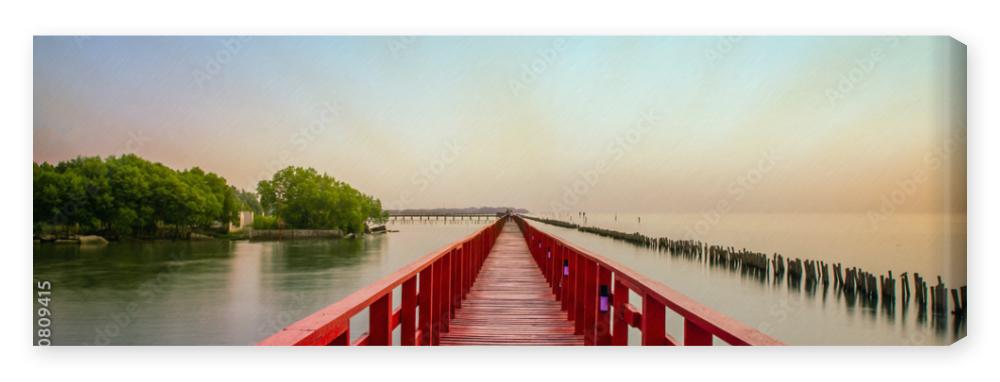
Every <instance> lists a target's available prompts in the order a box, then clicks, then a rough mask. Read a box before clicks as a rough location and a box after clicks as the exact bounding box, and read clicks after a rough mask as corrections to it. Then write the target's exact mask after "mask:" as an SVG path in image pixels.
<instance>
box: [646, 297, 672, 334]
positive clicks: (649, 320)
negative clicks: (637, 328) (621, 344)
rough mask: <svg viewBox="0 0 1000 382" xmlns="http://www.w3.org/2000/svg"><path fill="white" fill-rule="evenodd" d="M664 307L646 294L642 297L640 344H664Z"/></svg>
mask: <svg viewBox="0 0 1000 382" xmlns="http://www.w3.org/2000/svg"><path fill="white" fill-rule="evenodd" d="M666 313H667V312H666V307H665V306H664V305H663V303H661V302H659V301H657V300H656V299H655V298H653V296H650V295H648V294H646V295H643V296H642V327H641V330H642V344H643V345H646V346H651V345H664V344H666V339H667V337H666Z"/></svg>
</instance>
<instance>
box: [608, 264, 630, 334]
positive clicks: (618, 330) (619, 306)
mask: <svg viewBox="0 0 1000 382" xmlns="http://www.w3.org/2000/svg"><path fill="white" fill-rule="evenodd" d="M613 296H614V300H615V305H614V308H613V309H614V315H615V317H614V323H613V325H614V327H613V328H612V330H611V344H612V345H618V346H624V345H628V327H629V323H628V321H626V320H625V304H628V296H629V290H628V287H626V286H625V283H623V282H621V280H618V279H617V277H616V278H615V290H614V293H613Z"/></svg>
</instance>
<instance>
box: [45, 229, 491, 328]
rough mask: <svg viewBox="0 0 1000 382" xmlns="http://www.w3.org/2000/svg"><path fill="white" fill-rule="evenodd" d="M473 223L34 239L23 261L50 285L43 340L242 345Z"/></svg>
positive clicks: (443, 242)
mask: <svg viewBox="0 0 1000 382" xmlns="http://www.w3.org/2000/svg"><path fill="white" fill-rule="evenodd" d="M480 226H481V224H478V223H475V222H468V221H467V222H464V223H450V222H449V224H414V223H406V224H404V225H390V226H389V228H390V229H391V230H394V231H398V232H392V233H388V234H384V235H370V236H366V237H364V238H359V239H350V240H315V241H286V242H249V241H232V242H231V241H225V240H210V241H201V242H186V241H185V242H181V241H178V242H174V241H158V242H131V243H129V242H122V243H111V244H109V245H106V246H101V247H82V246H71V245H52V244H44V245H42V244H36V245H35V246H34V256H33V259H34V264H33V268H34V277H35V279H36V280H47V281H50V282H51V283H52V286H53V288H52V289H53V298H52V311H53V321H52V328H53V337H52V340H53V344H56V345H80V344H99V345H104V344H112V345H199V344H209V345H227V344H236V345H247V344H253V343H256V342H257V341H259V340H261V339H263V338H265V337H267V336H268V335H270V334H272V333H274V332H276V331H278V330H280V329H281V328H283V327H285V326H287V325H288V324H290V323H292V322H294V321H296V320H298V319H301V318H303V317H305V316H306V315H308V314H310V313H312V312H314V311H316V310H318V309H320V308H322V307H324V306H326V305H329V304H331V303H334V302H336V301H338V300H340V299H341V298H343V297H344V296H346V295H348V294H350V293H352V292H354V291H356V290H358V289H360V288H361V287H363V286H365V285H368V284H370V283H371V282H373V281H375V280H377V279H379V278H381V277H383V276H385V275H388V274H389V273H391V272H393V271H395V270H397V269H399V268H401V267H403V266H404V265H406V264H408V263H409V262H411V261H413V260H415V259H416V258H418V257H420V256H422V255H425V254H427V253H429V252H431V251H433V250H436V249H438V248H440V247H442V246H444V245H446V244H448V243H450V242H452V241H455V240H457V239H459V238H462V237H464V236H466V235H468V234H470V233H472V232H473V231H475V230H476V229H478V228H479V227H480ZM36 304H37V303H36ZM356 318H357V320H352V322H354V321H359V320H362V321H363V320H364V317H363V314H359V315H358V317H356ZM358 333H360V331H358Z"/></svg>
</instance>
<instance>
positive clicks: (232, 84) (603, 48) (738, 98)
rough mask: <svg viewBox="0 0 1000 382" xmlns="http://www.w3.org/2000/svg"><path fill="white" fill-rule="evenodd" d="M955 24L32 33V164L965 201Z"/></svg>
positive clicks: (960, 59)
mask: <svg viewBox="0 0 1000 382" xmlns="http://www.w3.org/2000/svg"><path fill="white" fill-rule="evenodd" d="M964 112H965V47H964V45H962V44H961V43H959V42H957V41H955V40H952V39H950V38H944V37H908V38H889V37H838V38H834V37H744V38H735V37H555V36H547V37H393V36H387V37H361V36H358V37H355V36H343V37H226V36H213V37H194V36H192V37H36V38H35V41H34V160H35V161H36V162H41V161H49V162H55V161H60V160H65V159H69V158H73V157H76V156H78V155H84V156H91V155H100V156H107V155H118V154H122V153H129V152H132V153H136V154H138V155H140V156H143V157H145V158H147V159H150V160H153V161H158V162H162V163H164V164H166V165H168V166H171V167H175V168H188V167H192V166H199V167H201V168H203V169H206V170H208V171H213V172H216V173H218V174H220V175H222V176H224V177H225V178H227V179H228V180H229V181H230V183H232V184H235V185H237V186H238V187H242V188H247V189H253V188H254V187H255V185H256V183H257V181H259V180H261V179H263V178H265V177H269V176H270V174H272V173H273V172H274V171H275V170H277V169H280V168H282V167H285V166H288V165H296V166H309V167H314V168H316V169H318V170H321V171H325V172H327V173H329V174H330V175H333V176H334V177H336V178H338V179H341V180H344V181H347V182H348V183H351V184H352V185H354V186H355V187H357V188H359V189H360V190H362V191H364V192H366V193H369V194H372V195H374V196H376V197H378V198H380V199H382V201H383V203H384V204H385V205H386V206H388V207H393V208H400V207H464V206H479V205H512V206H519V207H525V208H529V209H532V210H534V211H538V212H552V211H561V212H568V211H578V210H585V211H605V212H619V211H620V212H632V211H651V212H705V211H711V210H719V209H724V210H725V211H726V212H730V211H735V212H866V211H867V212H871V211H892V212H899V211H906V212H943V211H963V212H964V211H965V113H964Z"/></svg>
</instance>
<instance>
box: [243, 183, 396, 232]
mask: <svg viewBox="0 0 1000 382" xmlns="http://www.w3.org/2000/svg"><path fill="white" fill-rule="evenodd" d="M257 194H258V195H260V204H261V208H262V209H263V211H264V212H266V213H269V214H273V215H274V216H277V217H278V218H279V219H280V220H281V222H282V223H284V224H285V225H286V226H288V227H290V228H315V229H340V230H342V231H343V232H349V233H361V232H363V231H364V227H365V222H366V221H367V220H368V219H382V218H384V216H383V213H382V209H381V202H379V201H378V199H375V198H372V197H370V196H368V195H365V194H362V193H361V192H359V191H358V190H356V189H354V188H353V187H351V186H350V185H348V184H347V183H344V182H341V181H338V180H336V179H334V178H333V177H331V176H329V175H327V174H320V173H318V172H317V171H316V170H315V169H312V168H301V167H287V168H285V169H282V170H280V171H278V172H277V173H275V174H274V176H273V177H272V178H271V179H270V180H263V181H261V182H260V183H258V185H257Z"/></svg>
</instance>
